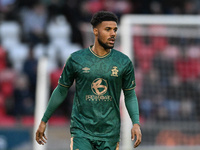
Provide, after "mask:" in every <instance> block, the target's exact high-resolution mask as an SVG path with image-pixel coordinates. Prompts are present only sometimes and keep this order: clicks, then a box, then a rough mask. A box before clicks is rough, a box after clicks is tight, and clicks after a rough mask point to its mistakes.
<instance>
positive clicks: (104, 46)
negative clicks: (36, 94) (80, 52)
mask: <svg viewBox="0 0 200 150" xmlns="http://www.w3.org/2000/svg"><path fill="white" fill-rule="evenodd" d="M98 42H99V44H100V45H101V46H102V47H103V48H104V49H112V48H113V47H114V45H113V46H109V45H108V44H106V43H103V42H102V41H101V40H100V38H98Z"/></svg>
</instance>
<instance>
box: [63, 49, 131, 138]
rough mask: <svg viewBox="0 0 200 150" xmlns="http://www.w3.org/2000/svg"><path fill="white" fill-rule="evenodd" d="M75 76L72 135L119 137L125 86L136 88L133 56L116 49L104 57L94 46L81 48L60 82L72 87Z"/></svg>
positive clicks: (68, 62)
mask: <svg viewBox="0 0 200 150" xmlns="http://www.w3.org/2000/svg"><path fill="white" fill-rule="evenodd" d="M74 80H75V84H76V92H75V96H74V101H73V108H72V114H71V125H70V130H71V135H72V136H79V137H87V138H90V139H94V140H107V139H110V138H112V139H113V140H116V141H118V140H119V138H120V108H119V103H120V94H121V90H122V89H123V90H131V89H134V88H135V76H134V68H133V64H132V62H131V60H130V59H129V58H128V57H127V56H126V55H124V54H123V53H121V52H119V51H117V50H115V49H111V51H110V52H109V53H108V54H107V55H105V56H101V57H100V56H98V55H96V54H95V53H94V52H93V51H92V50H91V47H89V48H86V49H82V50H79V51H77V52H75V53H73V54H71V56H70V57H69V58H68V60H67V61H66V64H65V66H64V69H63V72H62V75H61V77H60V79H59V84H60V85H61V86H64V87H70V86H71V85H72V84H73V82H74Z"/></svg>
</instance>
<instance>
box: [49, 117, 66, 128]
mask: <svg viewBox="0 0 200 150" xmlns="http://www.w3.org/2000/svg"><path fill="white" fill-rule="evenodd" d="M68 123H69V120H68V119H67V118H66V117H62V116H52V117H51V118H50V119H49V125H52V126H65V125H66V124H68Z"/></svg>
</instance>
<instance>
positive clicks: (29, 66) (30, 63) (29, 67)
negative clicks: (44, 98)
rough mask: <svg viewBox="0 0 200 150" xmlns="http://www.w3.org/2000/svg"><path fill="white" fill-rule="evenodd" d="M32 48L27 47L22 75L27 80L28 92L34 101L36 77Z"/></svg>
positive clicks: (35, 63)
mask: <svg viewBox="0 0 200 150" xmlns="http://www.w3.org/2000/svg"><path fill="white" fill-rule="evenodd" d="M33 48H34V46H33V45H31V46H30V47H29V55H28V58H27V59H26V60H25V62H24V64H23V73H24V74H26V76H27V77H28V80H29V88H28V89H29V90H30V94H31V95H30V96H31V97H32V99H35V90H36V77H37V64H38V61H37V59H35V58H34V55H33Z"/></svg>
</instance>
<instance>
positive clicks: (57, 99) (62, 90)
mask: <svg viewBox="0 0 200 150" xmlns="http://www.w3.org/2000/svg"><path fill="white" fill-rule="evenodd" d="M67 93H68V88H67V87H64V86H61V85H58V86H57V87H56V88H55V90H54V91H53V93H52V95H51V97H50V100H49V103H48V106H47V109H46V111H45V113H44V116H43V118H42V121H44V122H47V121H48V120H49V118H50V117H51V116H52V114H53V112H54V111H55V110H56V109H57V108H58V106H59V105H60V104H61V103H62V102H63V101H64V100H65V98H66V96H67Z"/></svg>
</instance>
